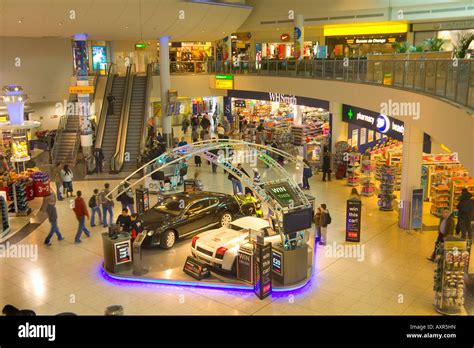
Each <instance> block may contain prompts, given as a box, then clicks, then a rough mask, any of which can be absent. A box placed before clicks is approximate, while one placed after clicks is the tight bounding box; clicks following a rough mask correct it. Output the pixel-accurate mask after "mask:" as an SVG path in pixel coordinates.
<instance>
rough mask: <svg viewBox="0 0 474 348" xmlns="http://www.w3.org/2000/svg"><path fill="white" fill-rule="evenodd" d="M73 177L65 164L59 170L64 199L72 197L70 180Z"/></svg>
mask: <svg viewBox="0 0 474 348" xmlns="http://www.w3.org/2000/svg"><path fill="white" fill-rule="evenodd" d="M73 177H74V175H73V173H72V170H71V169H69V166H68V165H67V164H65V165H64V167H63V169H62V170H61V180H62V181H63V187H64V191H65V193H66V197H74V195H73V194H72V192H73V188H72V178H73Z"/></svg>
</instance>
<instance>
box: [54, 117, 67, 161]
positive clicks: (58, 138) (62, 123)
mask: <svg viewBox="0 0 474 348" xmlns="http://www.w3.org/2000/svg"><path fill="white" fill-rule="evenodd" d="M66 124H67V116H66V115H63V116H61V118H60V119H59V125H58V130H57V131H56V135H55V136H54V145H53V148H52V149H51V163H52V164H53V165H54V164H56V158H57V156H58V151H59V145H58V144H59V142H60V141H61V138H62V136H63V131H64V129H65V128H66Z"/></svg>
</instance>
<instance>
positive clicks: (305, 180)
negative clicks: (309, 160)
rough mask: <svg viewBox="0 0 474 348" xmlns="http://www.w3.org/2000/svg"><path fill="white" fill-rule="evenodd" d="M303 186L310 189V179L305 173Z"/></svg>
mask: <svg viewBox="0 0 474 348" xmlns="http://www.w3.org/2000/svg"><path fill="white" fill-rule="evenodd" d="M303 188H305V189H309V181H308V177H307V176H305V175H303Z"/></svg>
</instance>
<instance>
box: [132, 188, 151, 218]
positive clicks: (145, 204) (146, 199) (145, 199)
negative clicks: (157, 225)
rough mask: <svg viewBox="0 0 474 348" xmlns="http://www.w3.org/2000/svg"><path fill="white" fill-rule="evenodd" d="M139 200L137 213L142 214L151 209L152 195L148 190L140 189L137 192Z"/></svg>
mask: <svg viewBox="0 0 474 348" xmlns="http://www.w3.org/2000/svg"><path fill="white" fill-rule="evenodd" d="M135 196H136V200H137V213H138V214H142V213H144V212H146V211H147V210H148V209H149V208H150V195H149V193H148V189H147V188H139V189H137V190H136V191H135Z"/></svg>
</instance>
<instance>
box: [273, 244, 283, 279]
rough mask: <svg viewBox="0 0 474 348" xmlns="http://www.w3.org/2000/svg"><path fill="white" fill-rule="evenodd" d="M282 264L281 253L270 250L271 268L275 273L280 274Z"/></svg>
mask: <svg viewBox="0 0 474 348" xmlns="http://www.w3.org/2000/svg"><path fill="white" fill-rule="evenodd" d="M282 267H283V264H282V261H281V254H280V253H279V252H277V251H275V250H272V270H273V272H275V273H276V274H279V275H281V274H282V272H283V270H282Z"/></svg>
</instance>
